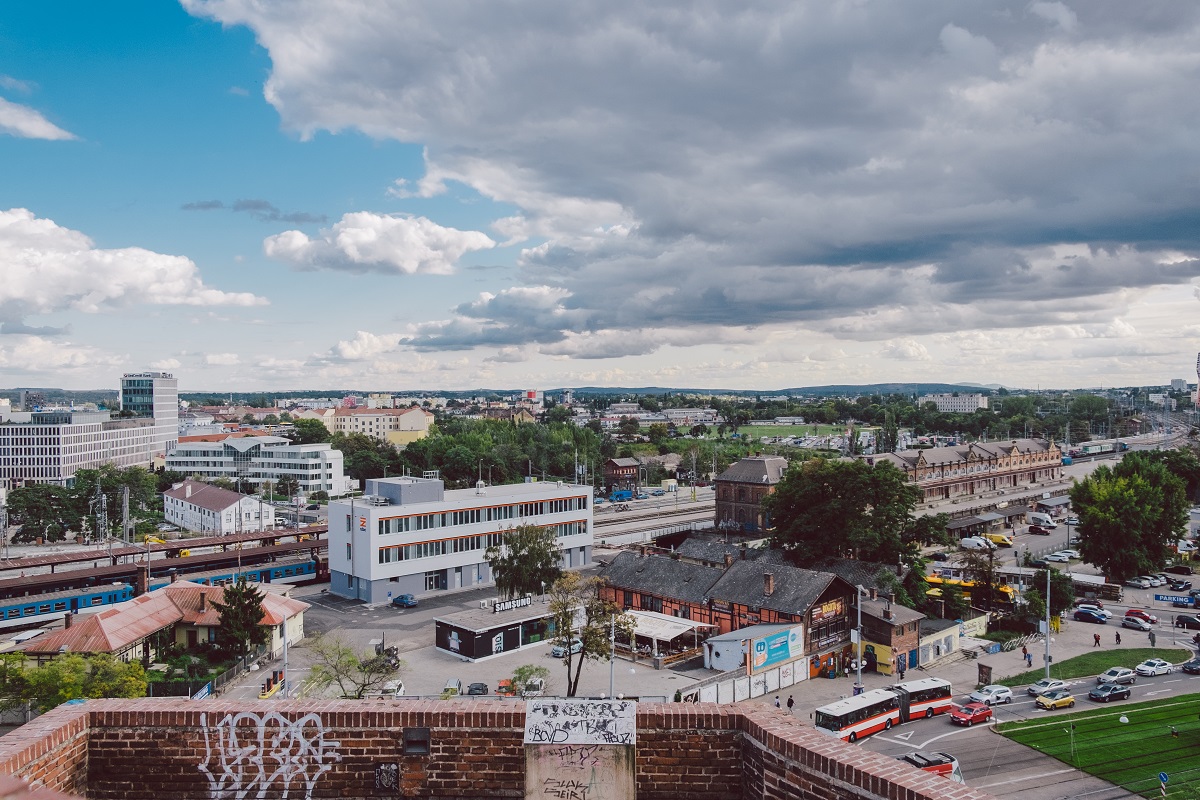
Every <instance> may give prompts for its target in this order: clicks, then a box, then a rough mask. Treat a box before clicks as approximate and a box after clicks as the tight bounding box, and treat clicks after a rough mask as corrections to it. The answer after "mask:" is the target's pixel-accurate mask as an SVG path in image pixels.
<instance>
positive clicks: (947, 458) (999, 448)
mask: <svg viewBox="0 0 1200 800" xmlns="http://www.w3.org/2000/svg"><path fill="white" fill-rule="evenodd" d="M1051 446H1053V442H1049V441H1047V440H1045V439H1006V440H1004V441H999V442H973V443H971V444H963V445H957V446H955V447H928V448H924V449H917V450H901V451H900V452H899V453H880V454H878V455H873V456H860V458H864V459H867V460H869V461H870V462H871V463H877V462H879V461H890V462H891V463H893V464H895V465H896V466H897V467H900V468H901V469H912V468H913V467H915V466H917V464H918V463H922V462H923V463H925V464H930V465H932V464H950V465H953V464H960V465H965V464H967V463H968V462H970V461H973V460H978V459H984V460H988V459H993V458H1001V457H1003V456H1007V455H1010V454H1011V453H1013V452H1016V453H1045V452H1046V451H1048V450H1049V449H1050V448H1051Z"/></svg>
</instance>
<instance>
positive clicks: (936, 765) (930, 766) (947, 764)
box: [896, 751, 963, 783]
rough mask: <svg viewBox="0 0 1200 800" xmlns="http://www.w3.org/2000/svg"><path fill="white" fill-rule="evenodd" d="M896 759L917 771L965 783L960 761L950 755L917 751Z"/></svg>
mask: <svg viewBox="0 0 1200 800" xmlns="http://www.w3.org/2000/svg"><path fill="white" fill-rule="evenodd" d="M896 758H898V759H900V760H901V761H904V762H907V763H909V764H912V765H913V766H914V767H916V768H917V769H923V770H925V771H926V772H932V773H933V774H934V775H941V776H942V777H943V778H947V779H949V780H952V781H954V782H955V783H962V782H963V776H962V767H960V766H959V765H958V759H957V758H955V757H954V756H952V755H950V754H949V753H934V752H923V751H917V752H915V753H907V754H905V755H902V756H896Z"/></svg>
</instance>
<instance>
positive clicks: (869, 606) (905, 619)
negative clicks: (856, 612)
mask: <svg viewBox="0 0 1200 800" xmlns="http://www.w3.org/2000/svg"><path fill="white" fill-rule="evenodd" d="M885 608H888V609H889V610H890V611H891V613H892V618H891V619H885V618H884V616H883V610H884V609H885ZM862 612H863V615H864V616H867V615H870V616H872V617H874V618H875V619H882V620H884V621H885V622H888V623H890V624H892V625H906V624H908V623H909V622H919V621H921V620H923V619H925V615H924V614H922V613H921V612H920V611H913V610H912V609H911V608H908V607H907V606H902V605H900V604H899V603H888V602H886V601H884V600H867V599H865V598H864V599H863V600H862Z"/></svg>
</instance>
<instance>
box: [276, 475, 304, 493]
mask: <svg viewBox="0 0 1200 800" xmlns="http://www.w3.org/2000/svg"><path fill="white" fill-rule="evenodd" d="M298 491H300V481H298V480H296V479H295V478H293V477H292V476H291V475H281V476H279V480H277V481H276V482H275V493H276V494H279V495H282V496H283V497H291V496H293V495H294V494H296V492H298Z"/></svg>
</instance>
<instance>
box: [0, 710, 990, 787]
mask: <svg viewBox="0 0 1200 800" xmlns="http://www.w3.org/2000/svg"><path fill="white" fill-rule="evenodd" d="M524 719H525V707H524V704H523V703H520V702H514V701H490V700H480V701H466V702H454V703H447V702H442V701H391V702H389V701H383V702H372V703H370V704H364V703H362V702H355V701H327V702H326V701H320V702H314V701H291V702H244V703H235V702H232V701H223V700H205V701H199V702H194V701H187V700H178V699H162V700H93V701H89V702H87V703H85V704H82V705H75V706H65V707H61V708H58V709H56V710H54V711H52V712H50V713H49V714H46V715H45V716H43V717H40V718H39V719H37V720H35V721H34V722H32V723H30V724H29V725H26V726H25V727H23V728H21V729H19V730H17V731H15V732H13V733H10V734H8V735H7V736H5V737H3V738H0V775H15V776H17V777H19V778H23V779H26V780H28V781H30V782H31V783H32V784H34V785H35V786H45V787H47V788H48V789H53V790H57V791H63V792H68V793H71V794H76V795H84V794H86V796H87V797H88V798H91V800H109V799H111V800H176V799H179V800H182V798H197V797H211V798H224V797H234V796H235V795H236V794H237V793H239V792H248V793H249V795H254V796H257V795H258V791H259V789H260V788H262V787H264V786H266V787H267V791H266V792H265V794H264V795H263V796H264V797H268V798H279V797H282V796H283V794H284V792H285V791H286V792H287V796H288V797H289V798H305V797H312V798H326V797H329V798H333V797H337V798H375V797H427V798H432V797H437V798H464V799H470V798H485V797H486V798H501V797H523V796H524V770H525V746H524V744H523V743H522V732H523V729H524ZM637 724H638V734H637V737H638V738H637V756H636V759H637V760H636V771H637V791H638V797H639V798H645V799H646V800H659V799H660V798H661V800H666V799H667V798H672V799H674V798H679V799H680V800H724V799H725V798H743V799H744V800H776V799H777V798H803V799H804V800H833V799H834V798H838V799H839V800H841V799H842V798H863V799H864V800H866V799H867V798H887V799H888V800H892V798H904V800H944V799H945V798H955V800H985V798H987V797H988V795H986V794H984V793H982V792H977V791H974V790H971V789H967V788H966V787H962V786H957V785H954V784H951V783H949V782H948V781H947V780H946V779H945V778H941V777H938V776H935V775H930V774H928V773H924V772H921V771H919V770H916V769H913V768H911V767H909V766H907V765H905V764H902V763H900V762H898V761H896V760H894V759H891V758H887V757H884V756H880V755H877V754H875V753H871V752H868V751H866V750H863V749H862V748H861V747H858V746H856V745H850V744H847V743H845V742H842V741H840V740H838V739H833V738H831V737H828V736H825V735H823V734H820V733H818V732H816V731H815V730H813V729H812V728H811V727H809V726H808V725H807V723H805V722H802V721H800V720H798V719H796V718H794V717H790V716H788V715H786V714H784V713H782V712H779V711H776V710H775V709H769V708H768V709H747V710H744V711H743V710H740V709H737V708H734V707H730V706H720V705H715V704H704V703H698V704H653V703H647V704H642V705H640V706H639V707H638V719H637ZM406 728H410V729H411V728H429V730H430V752H429V754H428V755H422V756H405V755H403V753H402V745H403V738H404V731H405V729H406ZM3 789H4V784H0V791H3ZM0 800H3V796H0ZM31 800H37V799H36V798H31ZM48 800H49V798H48Z"/></svg>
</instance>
